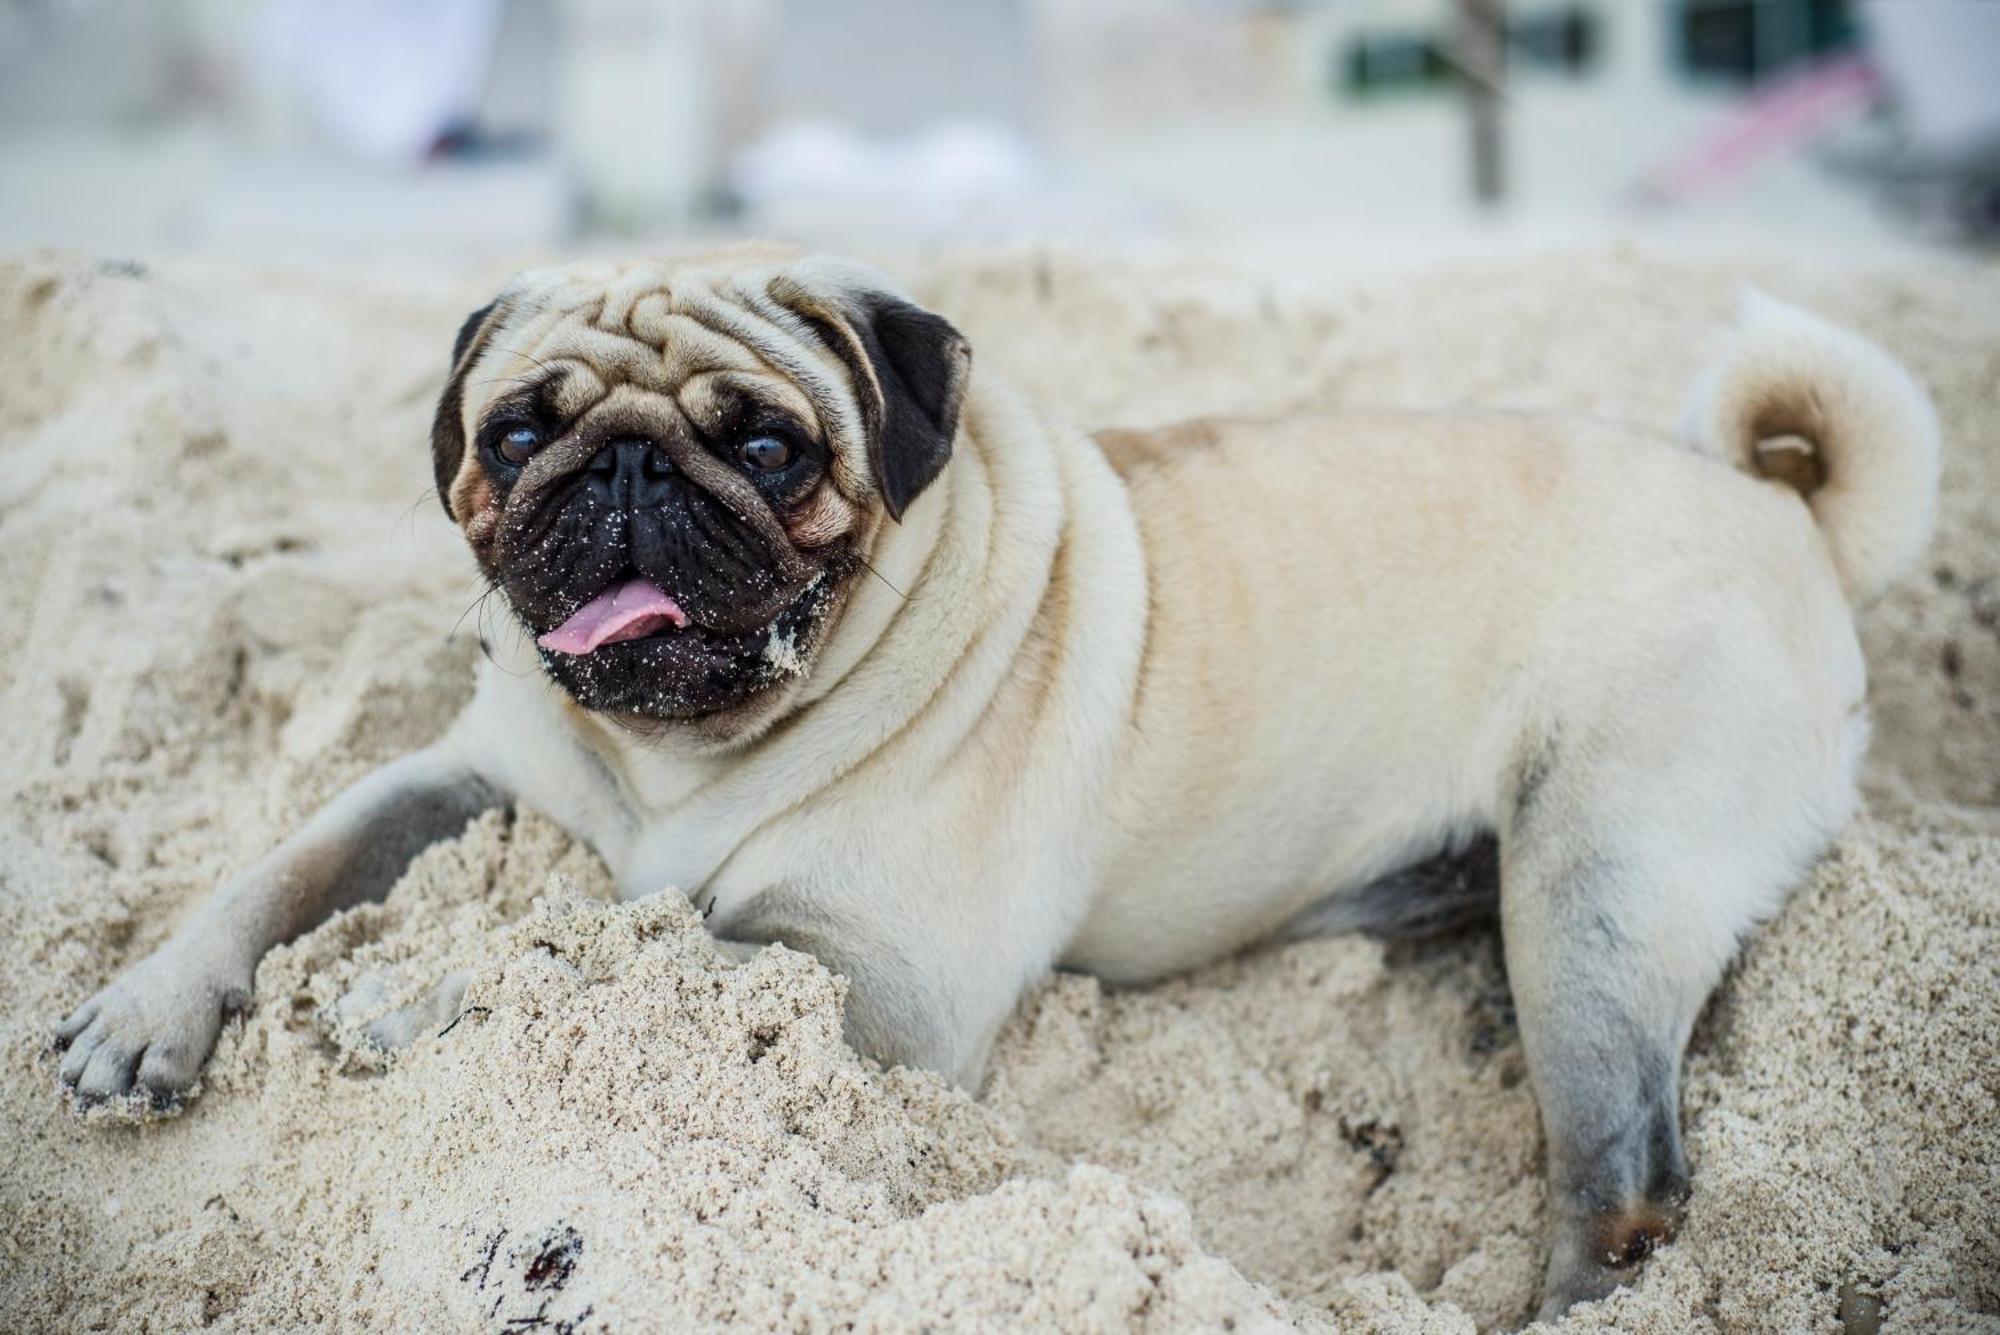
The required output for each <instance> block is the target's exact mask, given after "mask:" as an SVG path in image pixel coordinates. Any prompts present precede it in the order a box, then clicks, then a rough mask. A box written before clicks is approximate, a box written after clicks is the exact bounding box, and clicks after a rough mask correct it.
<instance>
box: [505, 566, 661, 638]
mask: <svg viewBox="0 0 2000 1335" xmlns="http://www.w3.org/2000/svg"><path fill="white" fill-rule="evenodd" d="M687 623H688V619H687V613H685V612H683V611H681V605H680V604H679V603H677V602H675V601H674V600H673V599H671V598H669V597H667V595H666V594H665V593H663V592H662V591H661V589H660V586H659V585H657V584H655V583H653V581H651V580H649V579H642V578H636V577H635V578H633V579H628V580H626V581H625V582H624V583H622V584H614V585H612V586H611V587H610V588H608V589H606V590H605V591H604V592H603V593H600V594H598V595H597V596H596V597H595V598H592V599H591V600H590V601H589V602H587V603H585V604H584V605H583V606H582V607H579V608H577V609H576V611H574V612H572V613H570V618H569V620H567V621H565V622H563V623H562V625H560V626H557V627H556V628H555V629H554V630H552V631H550V632H549V633H548V634H546V635H544V636H542V637H541V638H539V639H537V640H536V641H535V643H536V644H539V645H541V646H542V648H544V649H553V650H555V651H556V652H557V653H559V654H587V653H589V652H590V651H591V650H592V649H595V648H597V647H598V646H599V645H604V644H616V643H618V642H619V641H620V640H636V639H638V638H639V637H640V636H641V635H651V634H652V633H653V632H654V631H656V630H658V629H659V628H660V627H662V626H685V625H687Z"/></svg>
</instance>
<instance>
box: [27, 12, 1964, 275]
mask: <svg viewBox="0 0 2000 1335" xmlns="http://www.w3.org/2000/svg"><path fill="white" fill-rule="evenodd" d="M744 232H754V233H759V234H765V235H777V236H782V237H786V238H791V239H797V240H801V241H806V242H810V243H815V244H821V245H832V246H840V247H844V248H849V249H863V250H870V251H877V252H879V251H881V250H884V249H887V248H894V247H904V246H929V245H934V244H938V243H943V242H952V241H963V240H977V241H996V240H1009V239H1019V238H1024V237H1028V238H1038V239H1065V240H1079V241H1084V242H1087V243H1092V244H1100V245H1104V244H1109V245H1132V246H1146V245H1154V244H1166V245H1173V246H1198V247H1201V248H1203V249H1207V250H1210V251H1216V252H1220V253H1224V254H1229V255H1232V256H1236V257H1239V258H1241V259H1244V260H1246V261H1250V262H1252V263H1266V264H1269V265H1272V266H1273V267H1280V266H1282V267H1297V266H1306V267H1308V268H1343V269H1351V268H1355V267H1364V268H1365V267H1374V266H1382V265H1392V264H1395V263H1397V262H1399V261H1400V260H1402V259H1404V258H1406V257H1408V258H1417V257H1421V258H1426V259H1430V258H1435V257H1436V256H1437V255H1438V254H1439V253H1440V252H1444V253H1447V254H1449V253H1452V252H1454V251H1473V250H1480V249H1484V248H1491V247H1496V246H1535V247H1543V246H1551V245H1561V244H1569V243H1573V242H1577V241H1595V240H1602V239H1604V238H1606V237H1637V238H1642V239H1651V238H1681V239H1688V240H1704V239H1722V240H1727V241H1730V242H1732V243H1733V242H1735V241H1738V240H1740V239H1741V238H1743V237H1745V236H1755V237H1757V238H1761V239H1763V240H1765V241H1767V242H1768V241H1770V240H1772V239H1776V240H1777V241H1778V242H1779V243H1780V244H1783V245H1785V246H1787V247H1794V246H1799V247H1829V248H1850V247H1853V246H1856V245H1858V244H1864V243H1872V244H1878V245H1879V244H1882V243H1887V244H1891V245H1913V246H1922V247H1937V246H1945V247H1954V248H1965V247H1983V246H1991V245H1992V244H1993V243H1994V241H1995V238H1996V236H2000V0H1874V2H1873V3H1870V2H1868V0H0V243H3V244H5V245H6V246H7V247H8V248H10V249H12V248H19V247H22V246H27V245H37V244H58V245H64V246H71V247H83V248H89V249H93V250H99V251H105V250H122V251H131V252H150V251H159V250H167V249H201V250H211V251H212V250H226V251H229V252H231V253H244V254H249V255H254V256H267V257H282V256H286V255H296V254H299V253H309V254H312V255H316V256H324V255H326V254H327V253H329V252H330V251H345V252H360V253H363V254H366V253H373V252H382V251H386V250H390V249H393V250H394V251H395V252H396V253H398V254H401V255H405V256H410V255H423V256H428V257H433V258H436V259H440V260H450V259H458V260H464V261H467V262H471V263H492V262H498V261H501V260H504V259H506V258H508V257H510V256H515V255H520V254H528V253H539V252H543V251H546V250H549V249H551V248H558V247H560V248H564V249H579V248H581V249H590V248H593V247H606V246H620V247H631V246H633V245H635V244H642V243H644V242H646V241H649V240H667V239H672V240H674V241H686V240H690V239H698V238H700V237H703V236H706V235H710V234H736V233H744Z"/></svg>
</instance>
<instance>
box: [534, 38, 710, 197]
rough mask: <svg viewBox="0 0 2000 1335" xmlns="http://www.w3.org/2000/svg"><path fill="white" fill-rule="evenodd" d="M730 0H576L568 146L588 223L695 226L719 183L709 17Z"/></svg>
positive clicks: (563, 122)
mask: <svg viewBox="0 0 2000 1335" xmlns="http://www.w3.org/2000/svg"><path fill="white" fill-rule="evenodd" d="M720 2H721V0H570V2H569V3H568V4H566V5H565V6H564V8H563V14H564V18H565V30H564V42H563V50H562V85H561V86H562V92H561V95H560V99H559V103H558V105H559V108H560V110H559V112H558V119H557V145H558V148H559V150H560V151H561V153H562V157H563V167H564V171H565V173H566V174H567V176H568V177H569V183H570V191H571V196H572V199H571V210H572V213H573V215H574V217H573V220H574V223H575V225H576V226H577V228H578V229H579V230H580V231H584V232H611V233H623V234H626V235H632V234H639V233H645V232H649V231H656V230H659V229H662V228H667V227H676V226H686V225H687V224H688V223H690V222H692V221H694V220H695V219H696V218H697V217H698V216H699V214H700V211H701V209H702V207H703V205H704V203H705V202H706V200H707V199H708V197H709V195H710V194H711V193H712V191H713V186H714V181H715V174H716V163H715V160H714V157H715V155H714V144H713V120H714V111H715V106H714V93H715V88H714V84H713V81H712V79H711V78H710V74H711V69H710V63H709V60H708V55H709V51H708V36H709V25H708V21H707V20H708V17H709V12H710V9H711V7H712V6H713V5H715V4H717V3H720Z"/></svg>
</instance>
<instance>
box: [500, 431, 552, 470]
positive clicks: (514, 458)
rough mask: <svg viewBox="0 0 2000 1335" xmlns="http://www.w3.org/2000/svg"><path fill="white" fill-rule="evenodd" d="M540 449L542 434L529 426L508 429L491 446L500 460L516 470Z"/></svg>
mask: <svg viewBox="0 0 2000 1335" xmlns="http://www.w3.org/2000/svg"><path fill="white" fill-rule="evenodd" d="M541 447H542V433H541V432H539V431H537V430H535V428H533V427H531V426H517V427H513V428H510V429H509V430H508V432H507V434H506V435H504V436H502V437H500V439H499V440H498V441H497V442H496V443H495V444H494V446H493V448H494V449H495V450H497V451H498V452H499V455H500V457H501V458H502V459H505V460H506V461H507V462H508V463H510V464H513V465H514V466H515V467H516V468H519V467H520V466H521V465H522V464H524V463H526V462H528V459H529V457H530V456H531V455H533V454H534V452H535V451H536V450H538V449H540V448H541Z"/></svg>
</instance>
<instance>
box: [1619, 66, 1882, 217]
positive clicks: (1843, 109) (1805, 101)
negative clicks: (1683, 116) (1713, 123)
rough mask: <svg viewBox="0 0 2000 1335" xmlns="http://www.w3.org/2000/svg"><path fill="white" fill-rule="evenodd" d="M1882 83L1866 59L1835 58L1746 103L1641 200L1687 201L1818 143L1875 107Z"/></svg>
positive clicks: (1648, 182)
mask: <svg viewBox="0 0 2000 1335" xmlns="http://www.w3.org/2000/svg"><path fill="white" fill-rule="evenodd" d="M1882 89H1883V83H1882V78H1881V76H1880V75H1879V74H1878V73H1877V72H1876V69H1875V67H1874V65H1872V64H1871V63H1869V61H1868V60H1867V59H1866V58H1865V57H1862V56H1855V55H1844V56H1835V57H1833V58H1831V59H1829V60H1825V61H1821V62H1820V63H1818V64H1815V65H1811V66H1809V67H1807V68H1806V69H1803V70H1801V71H1800V72H1798V73H1797V74H1792V75H1787V76H1786V77H1785V78H1783V79H1780V80H1778V81H1777V82H1776V83H1775V84H1773V85H1772V86H1770V87H1769V88H1767V89H1765V90H1763V91H1761V92H1758V93H1755V94H1752V95H1751V96H1750V97H1748V98H1746V99H1744V101H1743V102H1742V104H1741V105H1740V106H1739V107H1738V108H1737V110H1736V112H1735V114H1733V115H1732V116H1731V117H1730V118H1729V122H1728V123H1727V124H1726V125H1724V126H1723V127H1722V128H1721V129H1720V130H1718V131H1717V132H1716V133H1714V134H1712V135H1710V136H1708V137H1706V138H1705V139H1703V140H1702V141H1701V142H1700V143H1699V144H1697V145H1695V147H1694V148H1693V150H1692V151H1690V152H1688V153H1686V154H1684V155H1682V156H1681V157H1679V158H1676V159H1675V160H1674V161H1672V162H1669V163H1667V164H1666V165H1665V166H1664V167H1662V168H1659V169H1657V170H1655V171H1652V172H1649V173H1647V175H1646V177H1645V179H1644V181H1643V182H1642V183H1641V185H1640V193H1641V194H1642V195H1644V196H1647V197H1649V198H1653V199H1667V200H1675V199H1683V198H1686V197H1687V196H1689V195H1692V194H1695V193H1697V192H1698V191H1701V190H1706V189H1709V188H1711V187H1713V186H1716V185H1718V184H1720V183H1722V182H1723V181H1726V180H1728V179H1729V178H1731V177H1733V176H1736V175H1738V174H1740V173H1741V172H1743V171H1745V170H1747V169H1748V168H1750V167H1751V166H1753V165H1755V164H1756V163H1758V162H1760V161H1763V160H1764V159H1767V158H1770V157H1773V156H1775V155H1777V154H1780V153H1785V152H1789V151H1790V150H1792V149H1794V148H1797V147H1798V146H1799V145H1800V144H1803V143H1806V142H1808V141H1810V140H1813V139H1816V138H1818V137H1820V136H1821V135H1823V134H1825V133H1826V132H1827V131H1828V130H1830V129H1832V128H1834V127H1835V126H1837V125H1841V124H1844V123H1845V122H1847V121H1849V120H1851V119H1852V118H1854V117H1855V116H1858V115H1859V114H1860V113H1861V112H1863V111H1866V110H1867V109H1868V108H1869V107H1870V106H1872V105H1874V103H1875V101H1876V99H1878V98H1879V97H1881V95H1882Z"/></svg>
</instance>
